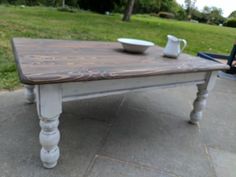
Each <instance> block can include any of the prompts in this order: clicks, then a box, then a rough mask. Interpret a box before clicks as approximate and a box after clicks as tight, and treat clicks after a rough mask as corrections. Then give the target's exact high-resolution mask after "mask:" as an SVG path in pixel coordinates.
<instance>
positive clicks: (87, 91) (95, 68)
mask: <svg viewBox="0 0 236 177" xmlns="http://www.w3.org/2000/svg"><path fill="white" fill-rule="evenodd" d="M12 46H13V50H14V55H15V59H16V63H17V68H18V72H19V76H20V81H21V82H22V83H23V84H25V88H26V92H25V93H26V97H27V99H28V101H29V102H34V101H36V104H37V111H38V116H39V118H40V127H41V132H40V135H39V140H40V144H41V145H42V149H41V152H40V157H41V160H42V162H43V165H44V167H46V168H53V167H55V166H56V164H57V161H58V159H59V154H60V153H59V148H58V143H59V139H60V132H59V130H58V124H59V116H60V114H61V112H62V102H65V101H70V100H75V99H84V98H91V97H98V96H105V95H111V94H121V93H125V92H129V91H133V90H142V89H145V88H156V87H169V86H170V87H172V86H177V85H183V84H196V85H197V87H198V93H197V98H196V99H195V101H194V104H193V110H192V112H191V114H190V122H191V123H193V124H196V123H197V122H198V121H199V120H200V119H201V118H202V111H203V108H204V107H205V105H206V99H207V96H208V91H209V90H210V89H211V88H212V87H213V85H214V82H215V80H216V77H217V71H219V70H226V69H228V68H229V67H228V66H227V65H224V64H220V63H216V62H212V61H209V60H204V59H200V58H197V57H194V56H190V55H186V54H181V55H180V56H179V58H178V59H168V58H164V57H162V51H163V49H162V48H160V47H157V46H155V47H152V48H150V49H149V50H148V51H147V52H146V53H145V54H129V53H125V52H123V50H122V49H121V45H120V44H118V43H113V42H92V41H67V40H48V39H24V38H14V39H13V40H12ZM35 95H36V99H35ZM173 101H174V98H173Z"/></svg>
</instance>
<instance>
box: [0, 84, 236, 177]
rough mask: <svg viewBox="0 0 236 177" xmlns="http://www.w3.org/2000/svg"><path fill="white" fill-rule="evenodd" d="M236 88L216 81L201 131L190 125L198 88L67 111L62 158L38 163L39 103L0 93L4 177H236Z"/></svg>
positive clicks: (71, 106) (89, 103)
mask: <svg viewBox="0 0 236 177" xmlns="http://www.w3.org/2000/svg"><path fill="white" fill-rule="evenodd" d="M235 88H236V82H235V81H228V80H222V79H218V80H217V85H216V87H215V89H214V91H213V92H211V94H210V95H209V99H208V105H207V108H206V110H205V112H204V120H202V121H201V123H200V127H198V126H193V125H190V124H188V123H187V120H188V117H189V113H190V111H191V108H192V102H193V100H194V98H195V94H196V88H195V87H179V88H170V89H169V88H168V89H160V90H150V91H145V92H133V93H129V94H126V95H120V96H109V97H103V98H97V99H90V100H83V101H74V102H69V103H65V104H64V105H63V111H64V112H63V114H62V115H61V118H60V120H61V123H60V127H59V128H60V130H61V134H62V137H61V143H60V148H61V158H60V161H59V163H58V166H57V167H56V168H54V169H52V170H46V169H44V168H43V167H42V165H41V162H40V160H39V150H40V145H39V142H38V134H39V130H40V129H39V125H38V117H37V114H36V109H35V105H28V104H26V103H25V100H24V97H23V91H22V90H19V91H15V92H10V93H8V92H5V93H4V92H2V93H0V177H45V176H47V177H82V176H83V177H177V176H179V177H236V141H235V140H236V107H235V105H236V89H235Z"/></svg>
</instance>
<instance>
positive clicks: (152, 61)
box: [12, 38, 229, 85]
mask: <svg viewBox="0 0 236 177" xmlns="http://www.w3.org/2000/svg"><path fill="white" fill-rule="evenodd" d="M12 46H13V51H14V56H15V60H16V63H17V69H18V73H19V76H20V80H21V82H22V83H24V84H32V85H37V84H52V83H64V82H79V81H92V80H104V79H120V78H131V77H143V76H156V75H164V74H177V73H189V72H201V71H214V70H226V69H228V68H229V67H228V66H227V65H224V64H220V63H216V62H213V61H209V60H204V59H200V58H198V57H194V56H190V55H187V54H181V55H180V56H179V58H178V59H169V58H164V57H163V56H162V55H163V48H161V47H158V46H155V47H151V48H150V49H148V50H147V51H146V53H144V54H130V53H126V52H124V51H123V50H122V46H121V45H120V44H119V43H116V42H95V41H70V40H51V39H26V38H14V39H13V40H12Z"/></svg>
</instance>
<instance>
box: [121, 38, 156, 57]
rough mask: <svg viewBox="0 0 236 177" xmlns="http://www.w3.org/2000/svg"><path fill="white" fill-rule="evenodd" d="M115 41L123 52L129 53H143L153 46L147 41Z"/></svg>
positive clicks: (123, 39)
mask: <svg viewBox="0 0 236 177" xmlns="http://www.w3.org/2000/svg"><path fill="white" fill-rule="evenodd" d="M117 41H118V42H120V43H121V44H122V46H123V48H124V50H125V51H127V52H131V53H144V52H145V51H146V50H147V49H148V48H149V47H151V46H154V45H155V44H154V43H152V42H149V41H144V40H138V39H129V38H119V39H117Z"/></svg>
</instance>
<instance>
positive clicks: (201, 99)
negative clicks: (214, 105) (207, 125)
mask: <svg viewBox="0 0 236 177" xmlns="http://www.w3.org/2000/svg"><path fill="white" fill-rule="evenodd" d="M216 77H217V72H213V73H209V74H208V75H207V78H206V82H205V83H204V84H198V85H197V87H198V92H197V98H196V99H195V101H194V103H193V110H192V112H191V113H190V122H191V123H193V124H197V123H198V122H199V121H200V120H201V119H202V114H203V109H204V108H205V107H206V104H207V97H208V91H210V90H211V89H212V88H213V87H214V84H215V80H216Z"/></svg>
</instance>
